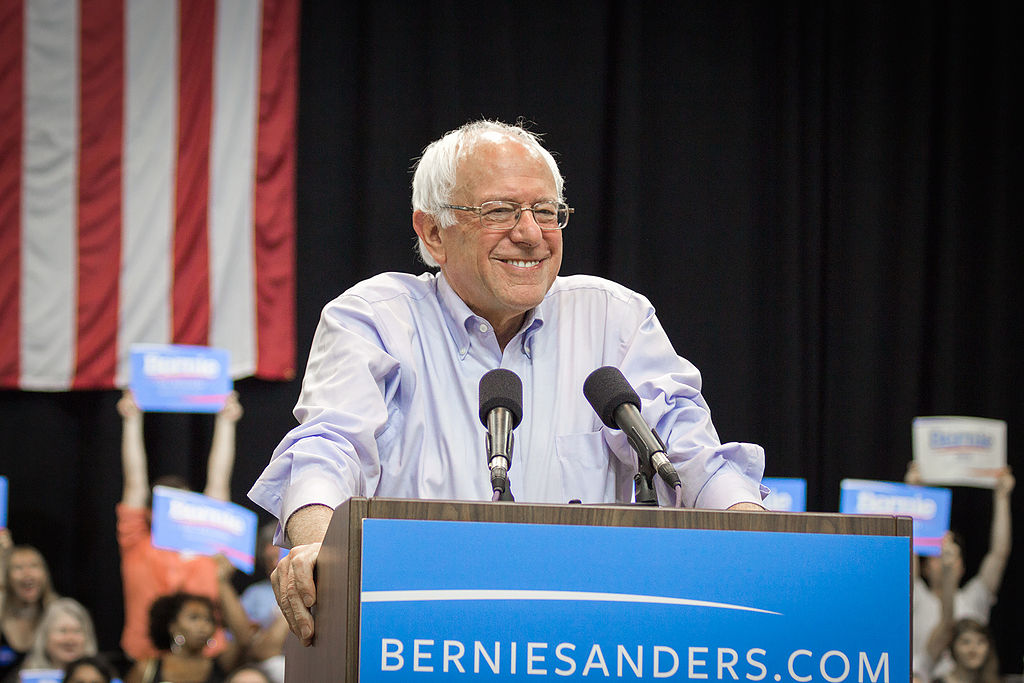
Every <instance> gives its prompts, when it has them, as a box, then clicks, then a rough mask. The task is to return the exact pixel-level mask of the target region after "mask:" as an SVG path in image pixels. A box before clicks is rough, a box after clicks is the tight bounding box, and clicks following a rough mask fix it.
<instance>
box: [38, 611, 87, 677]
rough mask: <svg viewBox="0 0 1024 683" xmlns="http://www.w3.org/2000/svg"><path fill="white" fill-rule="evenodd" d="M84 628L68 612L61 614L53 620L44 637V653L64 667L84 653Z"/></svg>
mask: <svg viewBox="0 0 1024 683" xmlns="http://www.w3.org/2000/svg"><path fill="white" fill-rule="evenodd" d="M85 643H86V637H85V628H84V627H83V626H82V623H81V622H80V621H78V619H76V618H75V617H73V616H71V615H70V614H61V615H59V616H57V618H56V619H54V621H53V626H52V627H51V628H50V632H49V633H48V634H47V637H46V654H47V655H49V657H50V659H51V660H52V661H53V662H54V663H55V664H57V665H59V666H61V667H64V666H66V665H68V664H70V663H71V662H73V661H75V660H76V659H78V658H79V657H81V656H83V655H84V654H85Z"/></svg>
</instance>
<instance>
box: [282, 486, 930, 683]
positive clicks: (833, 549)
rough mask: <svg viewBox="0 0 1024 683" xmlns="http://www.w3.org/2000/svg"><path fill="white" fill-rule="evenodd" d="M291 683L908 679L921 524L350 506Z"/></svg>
mask: <svg viewBox="0 0 1024 683" xmlns="http://www.w3.org/2000/svg"><path fill="white" fill-rule="evenodd" d="M317 572H318V575H317V605H316V607H315V610H314V617H315V622H316V633H315V644H314V645H313V646H312V647H309V648H304V647H302V646H301V645H300V644H299V642H298V640H297V639H295V638H294V637H293V636H292V637H289V642H288V643H287V645H286V662H287V663H286V681H287V683H318V682H321V681H323V682H328V681H329V682H332V683H333V682H335V681H339V682H342V681H343V682H345V683H354V682H355V681H360V682H361V683H372V682H376V681H396V682H401V683H407V682H410V681H413V682H415V681H419V680H422V681H424V682H429V681H448V680H452V681H460V680H469V679H472V680H486V681H517V680H522V681H538V680H540V681H544V680H550V681H595V680H615V681H637V680H659V679H667V680H673V681H679V680H702V681H708V682H709V683H710V682H712V681H765V682H766V683H776V682H779V681H797V682H799V683H807V682H809V681H827V682H828V683H840V682H843V681H847V682H850V683H853V682H857V683H865V682H870V683H889V682H890V681H901V682H902V681H906V680H909V678H910V606H911V585H912V580H911V519H910V518H909V517H890V516H881V515H879V516H874V515H836V514H818V513H781V512H718V511H706V510H686V509H673V508H649V507H644V506H610V505H609V506H605V505H528V504H521V503H470V502H448V501H422V500H398V499H384V498H370V499H366V498H353V499H351V500H349V501H347V502H345V503H344V504H343V505H341V506H339V507H338V509H337V510H336V511H335V513H334V517H333V519H332V521H331V525H330V528H329V529H328V532H327V536H326V538H325V540H324V543H323V546H322V549H321V551H320V557H319V560H318V563H317Z"/></svg>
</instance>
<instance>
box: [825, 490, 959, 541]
mask: <svg viewBox="0 0 1024 683" xmlns="http://www.w3.org/2000/svg"><path fill="white" fill-rule="evenodd" d="M952 500H953V492H952V491H950V490H949V489H940V488H933V487H930V486H913V485H911V484H899V483H896V482H892V481H872V480H867V479H843V480H842V481H841V482H839V512H841V513H843V514H850V515H905V516H908V517H913V519H914V552H915V553H917V554H918V555H938V554H939V552H940V551H941V548H942V537H943V536H944V535H945V534H946V532H947V531H948V530H949V513H950V508H951V505H952Z"/></svg>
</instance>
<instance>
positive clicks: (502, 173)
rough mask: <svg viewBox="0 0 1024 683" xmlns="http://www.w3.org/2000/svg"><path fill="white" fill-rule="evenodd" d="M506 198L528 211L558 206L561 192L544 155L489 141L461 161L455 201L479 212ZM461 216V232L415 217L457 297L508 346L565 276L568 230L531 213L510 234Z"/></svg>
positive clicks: (499, 138) (504, 140)
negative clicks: (543, 204) (545, 204)
mask: <svg viewBox="0 0 1024 683" xmlns="http://www.w3.org/2000/svg"><path fill="white" fill-rule="evenodd" d="M499 199H503V200H508V201H512V202H516V203H519V204H525V205H527V206H529V205H532V204H534V203H536V202H539V201H542V200H548V201H555V200H557V199H558V192H557V189H556V185H555V179H554V177H553V176H552V174H551V169H550V168H549V167H548V165H547V163H545V161H544V159H543V158H542V157H541V156H540V155H539V154H537V153H536V152H534V151H533V150H531V149H529V148H528V147H526V146H525V145H523V144H522V143H521V142H519V141H517V140H514V139H512V138H509V137H507V136H503V135H490V136H487V137H485V138H483V139H481V140H478V141H477V142H476V145H475V147H474V148H473V151H472V153H471V154H470V155H468V156H467V157H465V158H463V159H462V160H461V161H460V162H459V165H458V170H457V172H456V185H455V191H454V193H453V196H452V199H451V201H452V203H453V204H459V205H465V206H479V205H480V204H482V203H483V202H487V201H495V200H499ZM455 213H456V215H457V221H458V222H457V223H456V224H455V225H453V226H451V227H448V228H438V227H437V226H436V224H435V223H433V219H432V218H430V217H428V216H427V215H426V214H423V213H422V212H416V215H414V218H413V222H414V226H415V227H416V232H417V234H419V235H420V237H421V239H423V241H424V242H425V244H426V245H427V248H428V249H429V250H430V253H431V255H432V256H433V257H434V258H435V259H436V260H437V262H438V263H439V264H440V266H441V272H442V273H443V274H444V277H445V279H447V280H448V283H449V284H450V285H451V286H452V289H453V290H455V293H456V294H458V295H459V297H460V298H461V299H462V300H463V301H465V302H466V305H467V306H469V308H470V310H472V311H473V312H474V313H476V314H477V315H479V316H481V317H482V318H484V319H486V320H487V321H488V322H490V323H491V325H493V326H494V328H495V332H496V334H497V335H498V338H499V341H503V342H507V341H508V339H510V338H511V337H512V336H513V335H514V334H515V332H516V331H518V329H519V326H520V325H521V324H522V320H523V316H524V314H525V313H526V312H527V311H529V310H530V309H532V308H534V307H535V306H537V305H538V304H539V303H540V302H541V301H542V300H543V299H544V295H545V294H547V291H548V289H550V288H551V284H552V283H553V282H554V281H555V276H557V275H558V270H559V268H560V267H561V265H562V231H561V230H541V229H540V227H539V226H538V225H537V223H536V221H534V219H533V213H532V212H531V211H524V212H523V213H522V216H521V217H520V219H519V223H518V225H516V227H514V228H513V229H511V230H488V229H485V228H483V227H482V226H481V225H480V219H479V217H478V216H477V215H476V214H475V213H473V212H470V211H456V212H455Z"/></svg>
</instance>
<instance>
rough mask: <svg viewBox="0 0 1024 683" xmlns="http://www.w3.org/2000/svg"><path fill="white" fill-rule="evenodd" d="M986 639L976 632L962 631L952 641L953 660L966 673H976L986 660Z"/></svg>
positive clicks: (983, 635)
mask: <svg viewBox="0 0 1024 683" xmlns="http://www.w3.org/2000/svg"><path fill="white" fill-rule="evenodd" d="M988 648H989V643H988V637H987V636H986V635H985V634H984V633H978V632H977V631H964V632H963V633H961V634H960V635H958V636H957V637H956V639H955V640H954V641H953V659H954V660H955V661H956V662H957V663H958V664H959V665H960V666H962V667H963V668H964V669H966V670H967V671H977V670H979V669H981V667H982V666H983V665H984V664H985V660H986V659H988Z"/></svg>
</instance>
